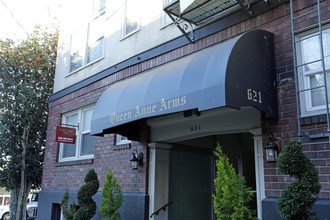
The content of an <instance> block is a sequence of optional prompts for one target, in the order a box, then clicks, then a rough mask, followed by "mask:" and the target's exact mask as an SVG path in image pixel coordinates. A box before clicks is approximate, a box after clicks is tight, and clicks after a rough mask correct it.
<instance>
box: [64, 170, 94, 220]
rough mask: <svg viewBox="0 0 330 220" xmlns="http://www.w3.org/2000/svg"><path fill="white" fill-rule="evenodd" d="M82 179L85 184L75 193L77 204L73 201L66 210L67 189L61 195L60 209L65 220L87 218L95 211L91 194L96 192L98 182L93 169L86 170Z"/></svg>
mask: <svg viewBox="0 0 330 220" xmlns="http://www.w3.org/2000/svg"><path fill="white" fill-rule="evenodd" d="M84 181H85V184H84V185H82V186H81V187H80V188H79V190H78V193H77V200H78V204H79V206H77V205H76V204H75V202H73V203H72V205H71V207H70V210H68V200H69V193H68V191H66V192H65V193H64V195H63V197H62V202H61V209H62V212H63V215H64V217H65V218H66V220H89V219H91V218H93V216H94V215H95V213H96V203H95V201H94V200H93V198H92V196H93V195H95V194H96V193H97V190H98V188H99V185H100V183H99V181H98V179H97V174H96V172H95V171H94V169H92V170H89V171H88V173H87V174H86V176H85V179H84Z"/></svg>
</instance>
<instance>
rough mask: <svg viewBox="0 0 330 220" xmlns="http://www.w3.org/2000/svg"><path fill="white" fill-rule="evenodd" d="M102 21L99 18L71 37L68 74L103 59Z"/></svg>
mask: <svg viewBox="0 0 330 220" xmlns="http://www.w3.org/2000/svg"><path fill="white" fill-rule="evenodd" d="M103 53H104V20H103V18H102V17H99V18H97V19H95V20H93V21H91V22H90V23H89V24H88V27H87V28H82V29H80V30H78V31H77V32H75V33H74V34H72V35H71V48H70V68H69V72H70V73H71V72H74V71H76V70H77V69H79V68H81V67H83V66H85V65H87V64H89V63H92V62H94V61H96V60H98V59H99V58H101V57H103Z"/></svg>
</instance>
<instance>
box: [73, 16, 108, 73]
mask: <svg viewBox="0 0 330 220" xmlns="http://www.w3.org/2000/svg"><path fill="white" fill-rule="evenodd" d="M97 19H100V21H99V22H102V23H103V27H102V30H101V32H102V34H101V35H102V37H100V38H98V40H99V39H101V38H103V43H102V46H101V47H102V55H101V56H100V57H98V58H97V59H95V60H92V61H90V62H88V57H87V56H88V49H89V43H90V42H89V31H90V25H91V23H93V22H94V21H96V20H97ZM79 31H82V32H83V35H84V37H83V39H82V40H83V41H84V49H83V51H82V54H83V56H82V57H83V58H82V66H81V67H79V68H77V69H74V70H72V71H71V54H72V52H73V51H72V45H73V36H74V35H75V34H77V33H78V32H79ZM104 54H105V19H104V16H97V17H95V18H94V19H92V20H90V21H89V22H88V24H87V25H86V26H85V27H82V28H79V29H78V30H76V31H75V32H74V33H73V34H71V39H70V50H69V59H68V60H69V65H68V75H71V74H73V73H76V72H78V71H79V70H81V69H83V68H85V67H87V66H89V65H91V64H93V63H96V62H98V61H100V60H101V59H103V58H104V56H105V55H104Z"/></svg>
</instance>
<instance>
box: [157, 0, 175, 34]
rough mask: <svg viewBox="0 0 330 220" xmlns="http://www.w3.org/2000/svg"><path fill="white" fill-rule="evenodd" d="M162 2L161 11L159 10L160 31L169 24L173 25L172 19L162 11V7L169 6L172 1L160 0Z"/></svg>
mask: <svg viewBox="0 0 330 220" xmlns="http://www.w3.org/2000/svg"><path fill="white" fill-rule="evenodd" d="M161 1H162V9H161V26H160V27H161V29H162V28H165V27H167V26H169V25H171V24H173V21H172V19H171V18H170V17H169V16H168V15H167V14H166V13H165V11H164V10H163V8H164V6H165V5H167V4H169V3H170V2H172V1H174V0H161Z"/></svg>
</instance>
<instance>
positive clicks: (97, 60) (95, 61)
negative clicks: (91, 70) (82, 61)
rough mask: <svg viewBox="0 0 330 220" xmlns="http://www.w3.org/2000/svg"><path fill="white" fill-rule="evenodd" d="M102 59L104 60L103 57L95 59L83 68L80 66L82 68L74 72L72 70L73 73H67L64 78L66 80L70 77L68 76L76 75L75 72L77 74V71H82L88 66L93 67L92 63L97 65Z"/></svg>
mask: <svg viewBox="0 0 330 220" xmlns="http://www.w3.org/2000/svg"><path fill="white" fill-rule="evenodd" d="M104 58H105V56H102V57H100V58H97V59H96V60H94V61H92V62H90V63H88V64H86V65H85V66H82V67H80V68H78V69H76V70H74V71H72V72H69V73H68V74H67V75H66V76H65V78H66V77H70V76H72V75H73V74H75V73H77V72H79V71H81V70H83V69H85V68H87V67H89V66H90V65H93V64H94V63H97V62H99V61H100V60H103V59H104ZM69 66H70V64H69Z"/></svg>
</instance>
